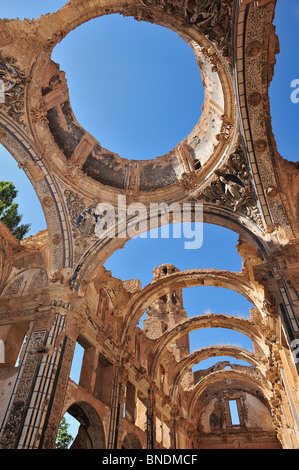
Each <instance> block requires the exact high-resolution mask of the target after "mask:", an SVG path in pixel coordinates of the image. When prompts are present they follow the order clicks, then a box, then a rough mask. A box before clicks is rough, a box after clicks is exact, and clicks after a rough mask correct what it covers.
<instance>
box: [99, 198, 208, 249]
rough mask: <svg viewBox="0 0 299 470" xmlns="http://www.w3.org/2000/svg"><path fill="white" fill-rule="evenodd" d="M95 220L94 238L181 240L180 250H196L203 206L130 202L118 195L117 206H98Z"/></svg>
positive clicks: (201, 225)
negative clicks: (182, 248) (181, 247)
mask: <svg viewBox="0 0 299 470" xmlns="http://www.w3.org/2000/svg"><path fill="white" fill-rule="evenodd" d="M93 216H94V217H95V222H96V225H95V235H96V236H97V237H99V238H105V237H108V238H123V239H126V238H136V237H140V238H148V237H149V238H158V237H159V230H160V237H161V238H170V224H172V227H173V229H172V231H173V234H172V236H173V238H184V239H185V242H184V248H185V249H187V250H190V249H198V248H200V247H201V246H202V243H203V205H202V204H201V203H189V202H186V203H182V204H181V203H172V204H167V203H150V204H149V205H145V204H143V203H141V202H134V203H132V204H129V205H127V200H126V196H123V195H119V196H118V205H117V207H115V206H114V205H112V204H109V203H99V204H98V205H97V206H96V209H95V211H94V214H93Z"/></svg>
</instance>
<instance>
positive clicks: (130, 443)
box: [121, 432, 142, 449]
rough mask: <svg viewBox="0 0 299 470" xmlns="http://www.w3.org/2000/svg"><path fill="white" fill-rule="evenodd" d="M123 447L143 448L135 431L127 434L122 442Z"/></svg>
mask: <svg viewBox="0 0 299 470" xmlns="http://www.w3.org/2000/svg"><path fill="white" fill-rule="evenodd" d="M121 448H122V449H142V445H141V443H140V441H139V439H138V437H137V436H136V434H134V433H133V432H130V433H129V434H127V435H126V436H125V437H124V439H123V441H122V444H121Z"/></svg>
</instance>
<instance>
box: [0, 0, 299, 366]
mask: <svg viewBox="0 0 299 470" xmlns="http://www.w3.org/2000/svg"><path fill="white" fill-rule="evenodd" d="M1 3H2V4H1V17H6V18H14V17H19V18H20V19H23V18H24V17H27V18H32V17H39V16H40V14H42V13H43V14H45V13H47V12H54V11H55V10H57V9H58V8H60V7H61V6H63V4H64V3H65V1H64V0H51V2H49V1H48V0H27V1H23V0H10V1H9V2H3V1H2V2H1ZM275 24H276V25H277V27H276V31H277V33H278V35H279V40H280V54H278V55H277V57H276V61H277V63H276V65H275V76H274V79H273V81H272V83H271V86H270V104H271V115H272V125H273V130H274V135H275V138H276V142H277V147H278V151H279V152H280V153H281V155H282V156H283V157H284V158H286V159H288V160H291V161H298V151H297V149H298V147H299V145H298V144H299V142H298V139H299V132H298V123H299V119H298V118H299V103H297V104H295V103H292V101H291V99H290V95H291V92H292V89H291V82H292V80H294V79H299V70H298V68H299V65H298V64H299V63H298V50H299V35H298V31H299V28H298V27H299V0H278V2H277V9H276V18H275ZM52 57H53V60H54V61H55V62H58V63H60V66H61V69H62V70H64V71H65V72H66V78H67V81H68V85H69V89H70V100H71V104H72V107H73V109H74V112H75V115H76V117H77V119H78V121H79V122H80V123H81V124H82V125H83V126H84V127H85V128H86V130H88V131H89V132H90V133H91V134H93V135H94V136H95V137H96V138H97V139H98V140H99V141H100V142H101V144H102V145H103V146H104V147H106V148H108V149H109V150H112V151H114V152H116V153H118V154H119V155H120V156H122V157H126V158H132V159H144V158H148V159H149V158H154V157H156V156H159V155H163V154H164V153H167V152H168V151H169V150H170V149H171V148H173V147H174V146H175V145H176V144H177V143H178V142H179V141H180V140H182V139H183V138H184V137H185V136H186V135H187V134H188V133H189V132H190V131H191V130H192V128H193V127H194V125H195V124H196V122H197V121H198V119H199V117H200V113H201V106H202V102H203V87H202V82H201V77H200V73H199V70H198V68H197V66H196V61H195V58H194V54H193V51H192V50H191V49H190V48H189V46H188V45H187V44H186V43H185V42H184V41H183V40H182V39H181V38H179V37H178V36H177V35H176V34H175V33H174V32H172V31H170V30H167V29H165V28H162V27H160V26H156V25H152V24H148V23H144V22H137V21H135V20H133V19H132V18H122V17H121V16H119V15H112V16H107V17H104V18H98V19H95V20H92V21H90V22H89V23H86V24H84V25H82V26H81V27H79V28H77V29H76V30H75V31H73V32H71V33H70V34H69V35H68V36H67V38H65V39H64V40H63V41H62V42H61V43H60V44H59V45H58V46H56V48H55V50H54V52H53V56H52ZM94 57H96V60H94ZM141 102H142V106H141V105H140V103H141ZM0 168H1V172H0V175H1V176H0V177H1V179H4V180H9V181H11V180H12V181H14V183H15V185H16V187H17V188H18V189H19V196H18V202H19V206H20V212H21V213H22V214H23V215H24V218H23V222H25V223H27V222H31V223H32V230H31V234H35V233H37V232H38V231H39V230H41V229H44V228H46V225H45V220H44V216H43V213H42V211H41V208H40V204H39V202H38V200H37V198H36V196H35V193H34V191H33V189H32V187H31V185H30V183H29V181H28V180H27V179H26V177H25V175H24V173H23V171H22V170H20V169H19V168H18V166H17V164H16V162H15V161H14V159H13V158H12V157H11V156H10V155H9V154H8V152H7V151H6V150H5V149H4V148H3V147H0ZM203 240H204V241H203V245H202V247H201V248H200V249H199V250H184V248H183V240H165V239H164V240H163V239H162V240H161V239H160V240H157V239H150V238H148V239H137V240H131V241H130V242H128V243H127V244H126V246H125V248H124V249H122V250H119V251H118V252H117V253H115V254H114V255H113V256H112V257H111V258H110V259H109V260H108V261H107V262H106V263H105V266H106V267H107V268H108V269H110V270H111V271H112V274H113V275H114V276H116V277H119V278H121V279H131V278H139V279H140V280H141V282H142V285H143V286H144V285H146V284H147V283H148V282H150V281H151V278H152V270H153V267H154V266H158V265H159V264H161V263H164V262H169V263H172V264H174V265H175V266H177V267H178V268H179V269H182V270H183V269H191V268H218V269H228V270H232V271H239V270H240V269H241V266H242V265H241V258H240V256H239V255H238V253H237V251H236V248H235V245H236V244H237V241H238V236H237V234H235V233H233V232H231V231H229V230H227V229H224V228H220V227H216V226H212V225H205V226H204V239H203ZM184 303H185V307H186V309H187V312H188V316H193V315H196V314H202V313H204V312H205V311H211V312H215V313H227V314H233V315H245V316H246V315H247V316H248V308H249V307H250V306H251V305H250V304H249V302H248V301H247V300H246V299H244V298H243V297H242V296H240V295H239V294H236V293H234V292H231V291H228V290H227V289H219V288H208V287H206V288H199V287H198V288H192V289H185V290H184ZM210 330H211V329H210ZM217 330H218V331H217V332H215V329H214V330H213V331H208V330H206V331H205V332H203V331H201V332H200V333H198V335H197V336H196V337H194V338H193V336H194V334H192V335H190V337H191V336H192V346H191V347H192V350H193V349H194V348H195V347H203V346H207V345H209V344H213V342H214V343H215V344H219V343H220V342H223V343H224V344H227V343H228V342H232V343H234V344H237V345H238V346H242V345H243V346H244V347H246V348H249V349H250V348H251V345H250V344H249V343H248V340H247V339H246V338H244V337H243V338H241V337H239V336H238V337H236V335H234V334H232V332H230V331H229V332H226V333H225V332H224V331H222V330H221V329H217ZM204 333H205V334H204ZM217 360H218V359H217V358H216V359H215V358H214V359H212V360H211V361H210V362H205V364H206V366H208V365H209V364H212V363H214V362H216V361H217ZM232 362H240V361H236V360H234V359H232ZM201 367H203V364H202V363H201V365H200V368H201Z"/></svg>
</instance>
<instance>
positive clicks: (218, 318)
mask: <svg viewBox="0 0 299 470" xmlns="http://www.w3.org/2000/svg"><path fill="white" fill-rule="evenodd" d="M212 327H216V328H217V327H218V328H229V329H232V330H235V331H238V332H240V333H242V334H244V335H246V336H248V337H249V338H250V339H251V340H253V341H255V342H256V343H257V344H258V345H259V346H260V348H261V350H262V351H263V352H264V354H266V353H267V348H266V347H265V346H264V344H263V340H262V337H261V335H260V332H259V331H258V329H257V328H256V326H255V325H254V324H253V322H252V321H251V320H247V319H243V318H236V317H233V316H229V315H221V314H216V313H214V314H213V313H212V314H206V315H199V316H197V317H192V318H189V319H188V320H186V321H185V322H183V323H180V324H179V325H178V326H177V327H175V328H173V329H172V330H168V331H166V332H165V333H164V334H163V335H162V336H161V337H160V338H158V339H157V340H156V341H155V355H154V359H153V365H152V374H153V376H155V374H156V370H157V366H158V364H159V363H160V361H161V358H162V356H163V353H164V351H166V350H167V346H169V345H170V344H171V343H173V342H174V341H175V340H176V339H177V338H179V337H180V336H184V335H186V333H190V332H191V331H194V330H198V329H200V328H212ZM233 349H234V350H235V353H239V354H240V355H242V354H245V350H242V351H238V350H237V349H236V348H233ZM200 351H201V353H202V354H203V355H205V354H206V353H207V352H213V353H214V355H217V354H216V350H215V351H213V349H209V348H203V349H202V350H199V351H197V352H194V353H193V355H194V356H193V355H190V356H189V357H188V359H190V361H191V362H192V360H193V359H195V358H196V353H197V354H199V355H200ZM229 351H230V350H229V348H228V352H229ZM232 352H233V350H231V351H230V353H232ZM247 353H248V359H250V360H251V361H254V362H255V363H256V361H255V359H254V355H252V354H251V353H250V352H249V351H248V352H247ZM221 355H225V354H221ZM191 356H192V358H191ZM264 360H266V355H265V357H264ZM184 362H185V360H184ZM176 367H179V366H178V365H177V366H176Z"/></svg>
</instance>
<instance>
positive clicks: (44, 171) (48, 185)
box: [0, 111, 73, 273]
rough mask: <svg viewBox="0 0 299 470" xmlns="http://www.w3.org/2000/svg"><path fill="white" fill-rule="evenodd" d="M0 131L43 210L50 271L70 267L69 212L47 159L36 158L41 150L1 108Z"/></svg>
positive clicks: (71, 261)
mask: <svg viewBox="0 0 299 470" xmlns="http://www.w3.org/2000/svg"><path fill="white" fill-rule="evenodd" d="M0 131H1V132H0V140H1V144H2V145H3V146H4V147H5V148H6V149H7V150H8V152H9V153H10V154H11V155H12V157H13V158H14V159H15V160H16V161H17V162H18V164H19V166H20V167H21V168H23V170H24V172H25V174H26V175H27V177H28V178H29V180H30V182H31V184H32V186H33V189H34V190H35V192H36V195H37V197H38V199H39V201H40V204H41V207H42V210H43V212H44V215H45V220H46V225H47V230H48V243H49V245H50V253H51V256H50V272H51V271H52V272H53V273H54V272H58V271H59V270H60V269H61V268H70V267H72V265H73V243H72V237H71V236H70V227H69V221H68V218H69V215H68V212H67V210H66V207H65V206H64V205H63V204H62V205H61V195H60V189H59V188H58V186H57V184H56V183H55V181H54V178H53V175H52V173H51V172H50V171H49V168H48V165H47V162H46V161H45V160H43V159H40V158H39V153H40V150H39V149H37V148H36V147H35V145H34V144H33V143H32V141H29V138H28V136H27V135H26V133H25V132H24V131H23V130H22V128H21V127H20V126H19V125H18V123H17V122H15V121H14V120H13V119H11V118H10V117H9V116H7V115H5V114H4V113H3V112H2V111H0ZM63 226H64V227H65V229H64V230H63Z"/></svg>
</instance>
